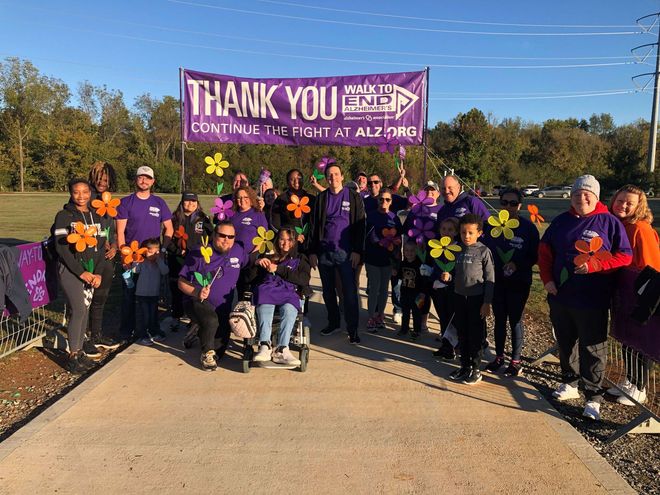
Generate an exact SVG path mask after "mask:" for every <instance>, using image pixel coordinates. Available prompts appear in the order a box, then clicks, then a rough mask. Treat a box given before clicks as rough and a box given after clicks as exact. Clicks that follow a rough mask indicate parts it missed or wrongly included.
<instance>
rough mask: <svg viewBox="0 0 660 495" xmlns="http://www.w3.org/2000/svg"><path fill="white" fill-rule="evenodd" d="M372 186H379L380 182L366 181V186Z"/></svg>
mask: <svg viewBox="0 0 660 495" xmlns="http://www.w3.org/2000/svg"><path fill="white" fill-rule="evenodd" d="M373 184H380V181H379V180H368V181H367V185H368V186H371V185H373Z"/></svg>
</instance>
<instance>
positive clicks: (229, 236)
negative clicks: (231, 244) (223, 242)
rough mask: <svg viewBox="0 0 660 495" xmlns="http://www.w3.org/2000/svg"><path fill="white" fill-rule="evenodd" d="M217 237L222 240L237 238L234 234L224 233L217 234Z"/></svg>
mask: <svg viewBox="0 0 660 495" xmlns="http://www.w3.org/2000/svg"><path fill="white" fill-rule="evenodd" d="M215 235H217V236H218V237H219V238H220V239H233V238H235V237H236V236H235V235H233V234H223V233H222V232H216V233H215Z"/></svg>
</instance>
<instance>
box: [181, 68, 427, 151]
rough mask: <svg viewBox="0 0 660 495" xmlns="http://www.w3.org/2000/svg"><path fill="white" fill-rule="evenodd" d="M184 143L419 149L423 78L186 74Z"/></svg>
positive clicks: (399, 75)
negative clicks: (391, 144) (392, 144)
mask: <svg viewBox="0 0 660 495" xmlns="http://www.w3.org/2000/svg"><path fill="white" fill-rule="evenodd" d="M181 83H182V85H183V88H182V90H183V95H184V104H183V108H184V110H183V116H182V126H183V139H184V141H193V142H208V143H246V144H284V145H344V146H377V145H381V144H384V143H386V142H387V139H388V137H387V136H388V135H389V136H390V137H391V138H396V139H397V140H398V142H399V143H400V144H404V145H415V144H421V143H422V135H423V130H424V103H425V98H426V85H427V72H424V71H423V72H400V73H394V74H370V75H360V76H336V77H317V78H303V79H249V78H244V77H236V76H226V75H219V74H208V73H204V72H197V71H191V70H183V73H182V81H181Z"/></svg>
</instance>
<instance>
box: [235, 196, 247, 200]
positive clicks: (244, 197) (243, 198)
mask: <svg viewBox="0 0 660 495" xmlns="http://www.w3.org/2000/svg"><path fill="white" fill-rule="evenodd" d="M248 199H250V196H236V201H245V200H248Z"/></svg>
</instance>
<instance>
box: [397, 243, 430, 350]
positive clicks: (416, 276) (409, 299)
mask: <svg viewBox="0 0 660 495" xmlns="http://www.w3.org/2000/svg"><path fill="white" fill-rule="evenodd" d="M421 266H422V262H421V260H420V259H419V258H418V257H417V243H416V242H415V241H414V239H409V240H408V241H407V242H406V243H405V244H404V246H403V259H402V260H401V263H400V264H399V268H398V270H396V273H395V275H396V276H397V277H398V278H399V279H400V280H401V310H402V317H401V330H399V332H398V333H397V335H406V334H408V332H409V330H410V313H412V318H413V329H412V332H410V338H411V339H412V340H416V339H417V337H419V333H420V332H421V330H422V308H423V307H424V305H425V302H426V299H427V298H428V297H429V296H428V278H427V277H424V276H423V275H422V274H421Z"/></svg>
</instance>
